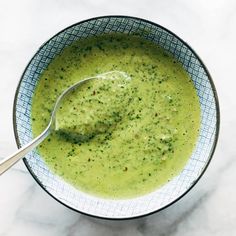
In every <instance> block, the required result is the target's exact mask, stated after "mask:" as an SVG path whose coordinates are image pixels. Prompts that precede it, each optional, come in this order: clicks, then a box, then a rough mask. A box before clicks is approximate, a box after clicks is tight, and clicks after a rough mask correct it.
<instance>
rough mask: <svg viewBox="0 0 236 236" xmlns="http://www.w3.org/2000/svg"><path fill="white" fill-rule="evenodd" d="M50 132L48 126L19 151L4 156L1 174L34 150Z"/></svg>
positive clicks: (1, 162) (1, 163)
mask: <svg viewBox="0 0 236 236" xmlns="http://www.w3.org/2000/svg"><path fill="white" fill-rule="evenodd" d="M49 133H50V129H49V128H47V129H45V130H44V131H43V133H41V134H40V135H39V136H38V137H36V138H35V139H33V140H32V141H31V142H29V143H28V144H26V145H25V146H23V147H21V148H20V149H19V150H18V151H16V152H15V153H13V154H12V155H10V156H8V157H6V158H4V159H3V160H1V161H0V175H2V174H3V173H4V172H5V171H6V170H8V169H9V168H10V167H11V166H12V165H14V164H15V163H16V162H17V161H19V160H20V159H21V158H23V157H24V156H25V155H26V154H27V153H28V152H30V151H32V150H33V149H34V148H35V147H37V145H39V144H40V143H41V142H42V141H43V140H44V139H45V138H46V137H47V136H48V135H49Z"/></svg>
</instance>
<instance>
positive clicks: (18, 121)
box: [13, 16, 219, 219]
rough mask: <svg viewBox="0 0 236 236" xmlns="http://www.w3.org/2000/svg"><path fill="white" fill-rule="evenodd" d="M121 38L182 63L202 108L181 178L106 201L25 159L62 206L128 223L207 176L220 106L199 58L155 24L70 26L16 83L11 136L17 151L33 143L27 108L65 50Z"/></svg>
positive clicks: (107, 19) (33, 158) (113, 21)
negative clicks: (140, 41) (139, 40)
mask: <svg viewBox="0 0 236 236" xmlns="http://www.w3.org/2000/svg"><path fill="white" fill-rule="evenodd" d="M110 32H121V33H125V34H134V33H135V34H138V35H140V36H142V37H143V38H145V39H147V40H150V41H153V42H154V43H156V44H159V45H160V46H162V47H163V48H165V49H166V50H167V51H169V52H170V53H171V54H173V55H174V57H175V58H176V59H177V60H178V61H180V62H181V63H182V65H183V66H184V68H185V69H186V71H187V72H188V73H189V75H190V77H191V79H192V81H193V83H194V85H195V88H196V90H197V94H198V96H199V100H200V104H201V127H200V135H199V138H198V142H197V145H196V148H195V150H194V151H193V153H192V156H191V157H190V159H189V161H188V163H187V164H186V166H185V167H184V169H183V170H182V172H181V173H180V174H179V175H178V176H177V177H175V178H174V179H173V180H172V181H170V182H168V183H167V184H166V185H164V186H163V187H162V188H160V189H157V190H156V191H154V192H152V193H150V194H147V195H144V196H141V197H138V198H133V199H127V200H107V199H101V198H97V197H94V196H91V195H88V194H86V193H83V192H80V191H79V190H77V189H75V188H74V187H73V186H71V185H69V184H67V183H66V182H64V181H63V180H62V179H61V178H59V177H58V176H56V175H54V174H53V173H52V172H51V171H50V170H49V169H48V167H47V165H45V163H44V161H43V159H42V158H41V157H40V155H39V154H38V153H37V151H36V150H35V151H32V152H31V153H29V154H28V155H26V156H25V158H24V163H25V164H26V166H27V168H28V170H29V171H30V173H31V174H32V176H33V177H34V178H35V180H36V181H37V182H38V183H39V185H40V186H41V187H42V188H43V189H44V190H45V191H46V192H48V193H49V194H50V195H51V196H52V197H54V198H55V199H56V200H58V201H59V202H61V203H62V204H64V205H66V206H68V207H70V208H72V209H74V210H76V211H78V212H81V213H85V214H88V215H92V216H96V217H101V218H107V219H127V218H135V217H139V216H143V215H147V214H150V213H153V212H156V211H159V210H161V209H163V208H165V207H167V206H169V205H170V204H172V203H173V202H175V201H177V200H178V199H180V198H181V197H182V196H183V195H184V194H186V193H187V192H188V191H189V190H190V189H191V188H192V187H193V186H194V185H195V183H196V182H197V181H198V180H199V178H200V177H201V175H202V174H203V173H204V171H205V170H206V168H207V166H208V164H209V162H210V160H211V158H212V155H213V153H214V150H215V146H216V143H217V138H218V133H219V104H218V99H217V94H216V90H215V87H214V84H213V81H212V79H211V77H210V75H209V72H208V71H207V69H206V67H205V66H204V64H203V62H202V61H201V60H200V58H199V57H198V56H197V54H196V53H195V52H194V51H193V50H192V49H191V48H190V47H189V46H188V45H187V44H186V43H185V42H184V41H183V40H181V39H180V38H179V37H178V36H176V35H175V34H173V33H172V32H170V31H169V30H167V29H165V28H163V27H162V26H160V25H157V24H155V23H152V22H149V21H146V20H143V19H139V18H134V17H127V16H104V17H98V18H93V19H89V20H85V21H82V22H80V23H77V24H74V25H72V26H70V27H68V28H66V29H64V30H63V31H61V32H59V33H58V34H56V35H55V36H53V37H52V38H51V39H50V40H48V41H47V42H46V43H44V44H43V45H42V46H41V47H40V49H39V50H38V51H37V52H36V54H35V55H34V56H33V58H32V59H31V61H30V62H29V64H28V66H27V67H26V69H25V71H24V73H23V75H22V78H21V80H20V82H19V85H18V88H17V91H16V95H15V103H14V114H13V122H14V130H15V138H16V141H17V145H18V147H21V146H22V145H24V144H26V143H28V142H29V141H30V140H31V139H32V130H31V118H30V115H31V103H32V96H33V94H34V89H35V87H36V85H37V81H38V79H39V75H40V74H41V73H42V71H43V70H44V69H45V68H46V67H47V66H48V64H49V63H50V61H51V60H52V59H53V58H54V57H55V56H56V55H57V54H59V53H60V52H61V51H62V50H63V48H65V47H66V46H68V45H70V44H71V43H72V42H73V41H75V40H79V39H82V38H87V37H89V36H92V35H99V34H107V33H110Z"/></svg>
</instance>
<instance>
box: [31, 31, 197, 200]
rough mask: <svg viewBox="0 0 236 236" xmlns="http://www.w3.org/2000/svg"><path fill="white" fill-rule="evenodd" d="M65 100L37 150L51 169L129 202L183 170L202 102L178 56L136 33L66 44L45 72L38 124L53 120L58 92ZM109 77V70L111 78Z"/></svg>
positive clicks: (84, 187)
mask: <svg viewBox="0 0 236 236" xmlns="http://www.w3.org/2000/svg"><path fill="white" fill-rule="evenodd" d="M107 72H108V73H109V72H112V73H113V72H114V74H113V75H114V77H117V78H114V79H105V80H100V79H94V80H91V81H90V82H88V83H86V84H83V85H82V86H80V87H79V88H78V89H77V90H75V91H74V92H73V93H71V94H70V95H69V97H67V99H65V100H64V101H63V102H62V104H61V107H60V109H59V111H58V115H57V117H56V129H57V130H56V131H55V132H53V133H52V134H51V135H50V136H49V137H48V138H47V139H46V140H45V141H44V142H43V143H42V144H41V145H40V146H39V147H38V152H39V153H40V155H41V156H42V157H43V158H44V160H45V162H46V164H47V165H48V166H49V168H50V169H51V170H52V171H53V172H54V173H55V174H57V175H59V176H61V177H62V178H63V179H65V180H66V181H67V182H69V183H70V184H72V185H73V186H75V187H76V188H78V189H80V190H81V191H84V192H86V193H89V194H92V195H95V196H99V197H103V198H110V199H124V198H131V197H137V196H140V195H143V194H147V193H150V192H152V191H154V190H156V189H157V188H158V187H160V186H162V185H164V184H165V183H167V182H168V181H170V180H171V179H172V178H173V177H174V176H176V175H178V174H179V173H180V171H181V170H182V169H183V167H184V166H185V164H186V163H187V161H188V159H189V157H190V156H191V153H192V151H193V149H194V146H195V144H196V140H197V137H198V132H199V126H200V104H199V100H198V96H197V94H196V91H195V89H194V85H193V83H192V81H191V79H190V77H189V76H188V74H187V73H186V71H185V70H184V68H183V67H182V65H181V64H180V63H179V62H177V61H176V59H175V58H174V57H173V56H172V55H170V54H169V53H167V52H166V51H165V50H163V49H162V48H160V47H159V46H157V45H155V44H153V43H152V42H148V41H146V40H144V39H141V38H139V37H138V36H129V37H127V36H126V35H119V34H109V35H103V36H98V37H91V38H87V39H84V40H80V41H77V42H75V43H73V44H72V45H71V46H68V47H67V48H65V49H64V50H63V51H62V52H61V54H60V55H58V56H57V57H56V58H55V59H53V60H52V62H51V63H50V64H49V66H48V68H47V69H46V70H45V71H44V72H43V73H42V75H41V76H40V80H39V82H38V84H37V87H36V90H35V94H34V97H33V104H32V128H33V133H34V135H35V136H36V135H38V134H40V132H42V131H43V130H44V129H45V127H46V126H47V125H48V122H49V119H50V115H51V111H52V108H53V106H54V104H55V101H56V99H57V98H58V96H59V95H60V94H61V93H62V92H63V91H64V90H65V89H66V88H68V87H69V86H71V85H73V84H74V83H76V82H78V81H79V80H82V79H85V78H88V77H92V76H97V75H100V74H103V73H107ZM106 76H108V74H107V75H106Z"/></svg>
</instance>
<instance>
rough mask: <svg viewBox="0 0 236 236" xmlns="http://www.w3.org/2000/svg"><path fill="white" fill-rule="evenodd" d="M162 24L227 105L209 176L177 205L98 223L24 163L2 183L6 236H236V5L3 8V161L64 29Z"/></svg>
mask: <svg viewBox="0 0 236 236" xmlns="http://www.w3.org/2000/svg"><path fill="white" fill-rule="evenodd" d="M110 14H122V15H132V16H138V17H142V18H146V19H148V20H151V21H154V22H156V23H158V24H161V25H163V26H165V27H166V28H168V29H170V30H171V31H173V32H175V33H176V34H177V35H179V36H180V37H181V38H183V39H184V40H185V41H186V42H188V43H189V44H190V45H191V46H192V47H193V48H194V49H195V50H196V52H197V53H198V54H199V55H200V57H201V58H202V59H203V61H204V62H205V64H206V65H207V67H208V69H209V71H210V73H211V75H212V77H213V80H214V82H215V85H216V88H217V91H218V95H219V99H220V105H221V132H220V139H219V142H218V146H217V150H216V153H215V155H214V158H213V161H212V162H211V164H210V166H209V168H208V170H207V172H206V174H205V175H204V176H203V178H202V179H201V180H200V182H199V183H198V184H197V185H196V186H195V188H194V189H193V190H192V191H191V192H190V193H189V194H187V196H185V197H184V198H183V199H181V200H180V201H179V202H178V203H176V204H175V205H173V206H171V207H169V208H168V209H166V210H164V211H162V212H160V213H158V214H155V215H152V216H149V217H146V218H143V219H139V220H133V221H125V222H111V221H104V220H95V219H93V218H90V217H86V216H83V215H80V214H78V213H75V212H73V211H71V210H69V209H67V208H65V207H64V206H62V205H60V204H59V203H57V202H56V201H55V200H53V199H52V198H51V197H50V196H48V195H47V194H46V193H45V192H44V191H43V190H42V189H41V188H40V187H39V186H38V185H37V184H36V182H35V181H34V180H33V179H32V177H31V176H30V174H29V173H28V172H27V170H26V168H25V167H24V165H23V163H22V162H19V163H18V164H17V165H16V166H15V167H14V168H13V169H11V170H10V171H8V172H7V173H6V174H4V175H3V176H1V177H0V236H15V235H20V236H21V235H26V236H28V235H34V236H39V235H43V236H49V235H50V236H54V235H55V236H61V235H63V236H64V235H68V236H74V235H82V236H84V235H96V236H106V235H114V236H118V235H129V236H133V235H135V236H141V235H153V236H154V235H155V236H169V235H170V236H172V235H174V236H177V235H178V236H185V235H186V236H187V235H191V236H199V235H201V236H204V235H214V236H221V235H224V236H227V235H230V236H231V235H236V127H235V126H236V111H235V110H236V76H235V70H236V1H234V0H212V1H211V0H208V1H206V0H197V1H193V0H191V1H190V0H176V1H171V0H165V1H161V0H160V1H154V0H153V1H151V0H146V1H145V0H143V1H140V0H136V1H135V0H130V1H129V0H119V1H112V0H110V1H108V0H94V1H92V0H47V1H46V0H20V1H17V0H15V1H13V0H0V157H5V156H6V155H8V154H10V153H11V152H13V151H14V150H16V145H15V141H14V135H13V127H12V106H13V98H14V93H15V89H16V86H17V83H18V81H19V78H20V76H21V74H22V72H23V70H24V68H25V66H26V65H27V63H28V61H29V60H30V58H31V57H32V56H33V54H34V53H35V51H36V50H37V49H38V48H39V46H40V45H41V44H42V43H44V42H45V41H46V40H47V39H48V38H50V37H51V36H52V35H54V34H55V33H57V32H58V31H60V30H61V29H63V28H65V27H67V26H68V25H71V24H73V23H76V22H78V21H80V20H84V19H87V18H90V17H94V16H99V15H110Z"/></svg>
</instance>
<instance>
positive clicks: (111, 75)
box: [0, 71, 130, 175]
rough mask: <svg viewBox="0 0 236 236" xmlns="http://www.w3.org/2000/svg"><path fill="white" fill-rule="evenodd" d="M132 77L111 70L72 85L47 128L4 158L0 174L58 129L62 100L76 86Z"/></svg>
mask: <svg viewBox="0 0 236 236" xmlns="http://www.w3.org/2000/svg"><path fill="white" fill-rule="evenodd" d="M117 78H122V79H126V80H127V79H130V77H129V76H128V75H127V74H126V73H125V72H122V71H109V72H106V73H103V74H99V75H97V76H94V77H89V78H86V79H83V80H81V81H79V82H77V83H75V84H74V85H72V86H70V87H69V88H67V89H66V90H64V92H62V94H61V95H60V96H59V97H58V98H57V100H56V103H55V105H54V108H53V111H52V114H51V118H50V121H49V124H48V126H47V127H46V129H45V130H44V131H43V132H42V133H41V134H40V135H39V136H37V137H36V138H34V139H33V140H32V141H31V142H29V143H28V144H26V145H25V146H23V147H21V148H20V149H19V150H18V151H16V152H15V153H13V154H12V155H10V156H8V157H6V158H4V159H3V160H1V161H0V175H1V174H3V173H4V172H5V171H6V170H8V169H9V168H10V167H11V166H13V165H14V164H15V163H16V162H17V161H19V160H20V159H21V158H23V157H24V156H25V155H26V154H27V153H28V152H30V151H32V150H33V149H34V148H35V147H37V146H38V145H39V144H40V143H41V142H42V141H43V140H44V139H45V138H46V137H47V136H48V135H49V134H50V133H51V132H52V131H54V130H56V115H57V111H58V108H59V107H60V104H61V102H62V100H64V99H65V98H66V97H67V96H68V95H69V94H70V93H71V92H73V91H75V90H76V88H78V87H80V86H81V85H83V84H85V83H87V82H89V81H91V80H95V79H113V80H114V79H117Z"/></svg>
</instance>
